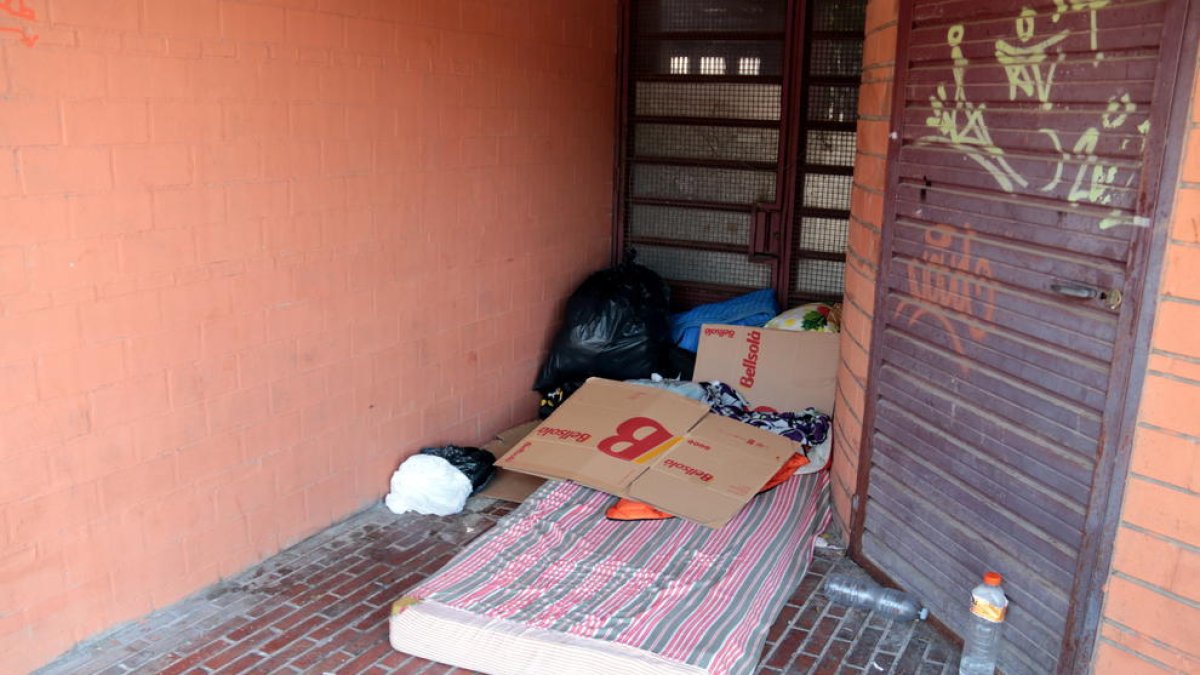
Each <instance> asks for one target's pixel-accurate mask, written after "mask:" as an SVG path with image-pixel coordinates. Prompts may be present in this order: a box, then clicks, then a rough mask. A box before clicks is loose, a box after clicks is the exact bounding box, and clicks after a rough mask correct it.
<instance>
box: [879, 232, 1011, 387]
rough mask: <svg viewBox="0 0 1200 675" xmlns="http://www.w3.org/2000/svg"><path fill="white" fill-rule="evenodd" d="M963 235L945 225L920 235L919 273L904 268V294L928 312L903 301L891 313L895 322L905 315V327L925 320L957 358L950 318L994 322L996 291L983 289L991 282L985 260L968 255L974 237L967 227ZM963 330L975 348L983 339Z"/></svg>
mask: <svg viewBox="0 0 1200 675" xmlns="http://www.w3.org/2000/svg"><path fill="white" fill-rule="evenodd" d="M963 230H964V232H962V233H961V234H960V233H958V232H957V231H956V230H955V228H953V227H951V226H949V225H945V224H938V225H934V226H933V228H932V229H930V230H928V231H927V232H926V233H925V244H926V246H925V249H924V251H923V252H922V253H921V261H922V262H923V263H924V264H923V265H921V266H919V267H918V266H917V265H915V264H913V263H909V264H908V265H907V267H908V270H907V277H908V292H909V293H910V294H911V295H912V296H913V297H914V298H916V299H917V300H921V301H924V302H925V303H926V304H927V305H930V306H931V307H923V306H921V305H918V304H916V303H915V302H913V301H911V300H903V301H901V303H900V304H899V306H898V307H897V308H896V316H897V317H901V316H904V315H905V314H906V313H907V314H908V325H909V326H913V325H915V324H916V323H917V322H918V321H920V320H921V318H922V317H925V316H928V317H930V318H931V319H933V320H934V321H936V322H938V323H939V324H941V325H942V327H943V328H944V329H945V330H946V334H947V336H948V337H949V339H950V346H951V348H952V349H953V350H954V353H956V354H958V355H959V356H964V355H965V352H966V350H965V348H964V345H963V337H962V335H961V329H960V327H959V324H957V323H955V321H954V320H952V318H951V312H954V313H957V314H958V315H959V316H962V317H967V318H980V319H983V320H984V321H986V322H991V321H993V320H994V319H995V316H996V290H995V288H994V287H993V286H992V285H991V284H989V283H988V282H990V281H991V280H992V278H993V277H992V266H991V263H989V262H988V260H987V259H986V258H979V257H975V256H974V255H972V253H971V246H972V242H973V241H974V239H975V233H974V232H973V231H972V230H971V226H970V225H968V224H964V225H963ZM956 238H958V239H959V240H961V242H962V245H961V250H960V251H959V252H958V253H957V254H956V253H955V251H954V250H953V249H954V240H955V239H956ZM938 268H940V269H938ZM909 312H911V313H909ZM966 330H967V334H968V335H969V336H970V337H971V338H973V339H974V340H975V341H977V342H979V341H982V340H984V339H985V338H986V337H987V336H988V332H987V331H986V330H985V329H983V328H981V327H979V326H975V325H972V324H966ZM962 368H963V371H964V374H965V373H966V372H967V371H968V366H967V365H966V364H965V363H964V364H963V365H962Z"/></svg>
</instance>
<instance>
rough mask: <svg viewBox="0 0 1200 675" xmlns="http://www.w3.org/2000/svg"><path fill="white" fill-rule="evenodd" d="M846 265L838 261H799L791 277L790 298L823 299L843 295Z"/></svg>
mask: <svg viewBox="0 0 1200 675" xmlns="http://www.w3.org/2000/svg"><path fill="white" fill-rule="evenodd" d="M845 266H846V263H844V262H842V261H839V260H816V259H803V258H802V259H800V260H797V261H796V273H795V275H794V276H793V277H792V296H793V297H796V296H800V297H804V298H824V297H832V296H839V295H841V294H842V293H843V291H844V288H845V282H844V280H843V279H842V277H843V275H844V273H845Z"/></svg>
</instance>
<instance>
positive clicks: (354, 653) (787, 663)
mask: <svg viewBox="0 0 1200 675" xmlns="http://www.w3.org/2000/svg"><path fill="white" fill-rule="evenodd" d="M511 508H512V505H510V504H507V503H504V502H496V501H492V500H486V499H474V500H472V501H471V502H470V503H469V504H468V508H467V511H466V512H464V513H463V514H459V515H457V516H451V517H447V518H437V517H431V516H402V517H397V516H394V515H392V514H391V513H389V512H388V511H387V510H386V509H384V508H383V507H382V506H380V507H376V508H372V509H369V510H367V511H364V512H362V513H360V514H358V515H356V516H354V517H353V518H350V519H349V520H346V521H344V522H342V523H339V524H337V525H334V526H333V527H330V528H329V529H327V530H325V531H323V532H321V533H320V534H317V535H316V536H314V537H312V538H310V539H308V540H306V541H304V542H301V543H300V544H298V545H296V546H294V547H292V548H290V549H288V550H286V551H284V552H282V553H280V554H279V555H277V556H275V557H273V558H271V559H269V560H267V561H266V562H264V563H262V564H261V565H258V566H256V567H254V568H253V569H250V570H248V571H246V572H244V573H242V574H241V575H239V576H237V577H235V578H232V579H229V580H227V581H224V582H222V583H220V584H218V585H216V586H214V587H212V588H210V589H208V590H207V591H205V592H203V593H201V594H198V595H196V596H193V597H191V598H189V599H187V600H184V601H182V602H180V603H178V604H176V605H173V606H171V607H168V608H166V609H163V610H160V611H158V612H155V613H153V614H151V615H149V616H147V617H145V618H143V619H141V620H139V621H136V622H133V623H130V624H128V625H126V626H124V627H121V628H119V629H117V630H115V631H113V632H110V633H109V634H107V635H105V636H102V637H100V638H97V639H94V640H91V641H89V642H88V643H86V644H84V645H81V646H79V647H77V648H76V649H75V650H73V651H72V652H70V653H68V654H66V655H64V656H63V657H61V658H59V659H58V660H57V661H55V662H53V663H51V664H49V665H47V666H45V667H44V668H42V669H41V670H39V671H37V672H38V673H39V674H40V675H59V674H62V673H87V674H89V675H92V674H95V673H103V674H104V675H109V674H118V673H134V672H136V673H423V674H425V675H432V674H434V673H450V672H457V673H462V672H463V671H455V670H454V669H452V668H450V667H448V666H443V665H440V664H434V663H430V662H428V661H422V660H419V659H416V658H412V657H409V656H407V655H405V654H399V653H396V652H393V651H392V650H391V648H390V647H389V645H388V642H387V616H388V611H389V606H390V604H391V602H392V601H393V600H395V599H396V598H397V597H398V596H399V595H400V593H401V592H402V591H403V590H404V589H405V588H407V587H408V586H410V585H412V584H413V583H415V582H416V581H417V580H419V579H421V578H423V577H425V576H426V575H428V574H430V573H432V572H433V571H435V570H437V569H438V568H439V567H441V566H442V565H444V564H445V563H446V561H448V560H449V559H450V557H451V556H452V555H453V554H454V553H455V551H457V550H458V549H459V548H461V547H462V546H463V544H465V543H467V542H468V541H470V540H471V539H473V538H474V537H475V536H477V535H478V534H479V533H480V532H482V531H484V530H486V529H487V528H489V527H491V526H492V524H493V523H495V522H496V520H497V519H498V518H500V517H501V516H503V515H504V514H506V513H508V512H509V511H510V510H511ZM830 571H835V572H848V573H851V574H863V572H862V571H861V570H859V569H858V568H857V567H856V566H855V565H854V564H853V563H852V562H850V561H849V560H848V559H846V558H842V557H840V556H832V557H831V556H823V555H819V556H818V557H817V558H816V559H815V560H814V561H813V564H812V568H811V571H810V573H809V575H808V576H806V577H805V578H804V580H803V582H802V583H801V584H800V587H799V588H798V589H797V590H796V593H795V594H794V595H793V596H792V599H791V600H790V601H789V603H788V605H787V606H786V607H785V608H784V610H783V612H782V614H781V615H780V616H779V619H778V620H777V621H776V622H775V625H774V626H773V627H772V629H771V633H770V636H769V641H768V644H767V646H766V648H765V649H764V651H763V665H762V670H761V671H760V672H761V673H762V674H764V675H765V674H771V675H776V674H779V673H866V674H871V675H874V674H882V673H899V674H903V675H908V674H909V673H920V674H921V675H924V674H927V673H928V674H934V673H953V672H954V671H955V670H956V666H957V658H958V657H957V651H956V649H955V648H954V647H953V646H952V645H950V644H949V643H948V642H947V641H945V640H944V639H943V638H941V637H940V636H938V635H937V634H935V633H934V632H933V631H932V630H931V629H930V627H929V626H928V625H926V624H923V623H919V624H913V623H894V622H890V621H887V620H885V619H882V618H880V617H877V616H874V615H872V614H870V613H868V612H864V611H862V610H856V609H851V610H847V609H846V608H844V607H839V606H834V605H830V604H829V603H828V601H827V600H826V599H825V597H824V596H823V595H822V594H821V593H820V592H819V591H818V589H819V587H820V584H821V583H822V580H823V579H824V577H825V575H826V574H828V573H829V572H830Z"/></svg>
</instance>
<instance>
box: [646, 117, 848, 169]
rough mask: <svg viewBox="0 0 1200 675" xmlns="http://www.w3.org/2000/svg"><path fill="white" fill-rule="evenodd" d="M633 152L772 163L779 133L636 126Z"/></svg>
mask: <svg viewBox="0 0 1200 675" xmlns="http://www.w3.org/2000/svg"><path fill="white" fill-rule="evenodd" d="M633 149H634V154H635V155H636V156H637V157H680V158H685V159H726V160H739V161H745V162H774V161H775V160H776V159H777V158H778V156H779V131H778V130H777V129H761V128H744V127H713V126H698V125H672V124H638V125H635V126H634V129H633ZM852 154H853V151H852Z"/></svg>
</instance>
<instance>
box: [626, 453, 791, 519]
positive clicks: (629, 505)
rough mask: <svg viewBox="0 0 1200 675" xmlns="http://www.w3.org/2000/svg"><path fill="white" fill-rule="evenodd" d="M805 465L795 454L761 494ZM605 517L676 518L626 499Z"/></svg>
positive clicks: (766, 484)
mask: <svg viewBox="0 0 1200 675" xmlns="http://www.w3.org/2000/svg"><path fill="white" fill-rule="evenodd" d="M805 464H808V458H807V457H805V456H804V455H803V454H801V453H799V452H797V453H795V454H793V455H792V456H791V457H789V458H788V461H787V462H784V464H783V466H781V467H779V470H778V471H776V472H775V475H774V476H771V479H770V480H768V481H767V482H766V483H765V484H764V485H763V486H762V489H761V490H759V493H763V492H766V491H767V490H770V489H771V488H773V487H775V486H776V485H779V484H780V483H782V482H784V481H785V480H787V479H789V478H791V477H792V474H794V473H796V470H797V469H799V468H800V467H802V466H804V465H805ZM604 516H605V517H606V518H608V519H609V520H666V519H667V518H674V517H675V516H672V515H671V514H669V513H667V512H666V511H659V510H658V509H656V508H654V507H653V506H650V505H649V504H645V503H642V502H636V501H634V500H632V499H625V498H621V499H618V500H617V503H616V504H613V505H612V506H610V507H609V508H608V510H607V511H605V512H604Z"/></svg>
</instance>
